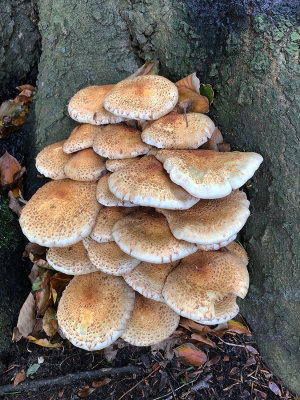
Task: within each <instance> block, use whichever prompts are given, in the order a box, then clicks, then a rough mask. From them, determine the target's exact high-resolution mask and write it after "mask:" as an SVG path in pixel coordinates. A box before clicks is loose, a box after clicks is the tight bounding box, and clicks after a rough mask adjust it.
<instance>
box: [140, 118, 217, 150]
mask: <svg viewBox="0 0 300 400" xmlns="http://www.w3.org/2000/svg"><path fill="white" fill-rule="evenodd" d="M187 120H188V126H186V119H185V116H184V114H177V113H170V114H168V115H165V116H164V117H162V118H160V119H158V120H157V121H154V122H153V123H152V124H151V125H150V126H148V127H146V129H144V130H143V132H142V140H143V141H144V142H145V143H148V144H149V145H151V146H155V147H159V148H161V149H197V148H198V147H199V146H201V145H202V144H203V143H205V142H206V141H207V140H208V139H209V138H210V137H211V135H212V133H213V131H214V129H215V124H214V123H213V121H212V120H211V119H210V118H209V117H208V116H207V115H204V114H200V113H188V114H187Z"/></svg>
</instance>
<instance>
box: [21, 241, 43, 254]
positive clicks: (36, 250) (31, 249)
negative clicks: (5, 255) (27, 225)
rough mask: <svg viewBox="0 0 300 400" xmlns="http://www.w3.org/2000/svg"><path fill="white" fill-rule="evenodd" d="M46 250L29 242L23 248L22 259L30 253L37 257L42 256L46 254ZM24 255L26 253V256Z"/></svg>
mask: <svg viewBox="0 0 300 400" xmlns="http://www.w3.org/2000/svg"><path fill="white" fill-rule="evenodd" d="M46 249H47V248H46V247H44V246H40V245H39V244H37V243H31V242H29V243H27V244H26V246H25V250H24V253H23V257H28V255H29V253H32V254H34V255H39V256H41V255H43V254H44V253H45V252H46ZM25 253H26V255H25Z"/></svg>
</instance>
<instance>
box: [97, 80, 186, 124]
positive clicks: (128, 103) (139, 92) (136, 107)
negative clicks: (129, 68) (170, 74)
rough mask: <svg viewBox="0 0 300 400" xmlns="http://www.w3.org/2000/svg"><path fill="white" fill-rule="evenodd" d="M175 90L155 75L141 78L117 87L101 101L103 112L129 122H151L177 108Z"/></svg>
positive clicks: (167, 81)
mask: <svg viewBox="0 0 300 400" xmlns="http://www.w3.org/2000/svg"><path fill="white" fill-rule="evenodd" d="M177 101H178V89H177V87H176V86H175V85H174V83H172V82H171V81H169V80H168V79H166V78H164V77H163V76H158V75H143V76H138V77H136V78H132V79H125V80H123V81H121V82H119V83H117V84H116V85H115V86H114V88H113V89H112V90H111V91H110V92H108V93H107V95H106V96H105V97H104V100H103V104H104V108H105V109H106V110H108V111H109V112H111V113H113V114H115V115H118V116H120V117H125V118H129V119H137V120H153V119H158V118H160V117H162V116H163V115H166V114H168V113H169V112H170V111H171V110H173V108H174V107H175V106H176V104H177Z"/></svg>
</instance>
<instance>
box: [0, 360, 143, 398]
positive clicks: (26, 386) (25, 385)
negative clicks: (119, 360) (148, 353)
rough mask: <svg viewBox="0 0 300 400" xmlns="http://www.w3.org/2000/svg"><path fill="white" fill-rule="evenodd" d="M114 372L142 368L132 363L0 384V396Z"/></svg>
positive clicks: (129, 371)
mask: <svg viewBox="0 0 300 400" xmlns="http://www.w3.org/2000/svg"><path fill="white" fill-rule="evenodd" d="M116 374H137V375H141V374H142V370H141V369H140V368H138V367H135V366H133V365H127V366H126V367H121V368H102V369H98V370H96V371H83V372H77V373H75V374H68V375H64V376H59V377H58V378H49V379H38V380H34V381H25V382H22V383H20V384H19V385H17V386H13V385H5V386H0V396H3V395H5V394H7V393H9V392H18V393H22V392H25V391H26V392H29V393H30V392H34V391H36V390H38V389H40V388H44V387H45V386H51V387H53V386H58V385H68V384H70V383H75V382H78V381H85V380H93V379H98V378H103V377H105V376H108V375H116Z"/></svg>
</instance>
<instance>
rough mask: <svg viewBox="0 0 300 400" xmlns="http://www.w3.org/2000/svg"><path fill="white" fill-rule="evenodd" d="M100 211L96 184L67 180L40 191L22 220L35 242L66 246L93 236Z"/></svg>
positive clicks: (27, 235) (51, 184)
mask: <svg viewBox="0 0 300 400" xmlns="http://www.w3.org/2000/svg"><path fill="white" fill-rule="evenodd" d="M99 208H100V206H99V203H98V202H97V200H96V184H95V183H90V182H76V181H71V180H69V179H63V180H59V181H51V182H48V183H46V184H45V185H44V186H43V187H41V188H40V189H38V191H37V192H36V193H35V194H34V195H33V196H32V198H31V199H30V200H29V201H28V203H27V204H26V206H25V207H24V208H23V210H22V215H21V217H20V220H19V221H20V225H21V228H22V231H23V233H24V235H25V236H26V237H27V238H28V240H30V241H31V242H33V243H37V244H40V245H41V246H47V247H66V246H69V245H71V244H74V243H77V242H79V241H80V240H82V238H84V237H86V236H88V235H89V234H90V233H91V230H92V227H93V225H94V222H95V219H96V217H97V215H98V212H99Z"/></svg>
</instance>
